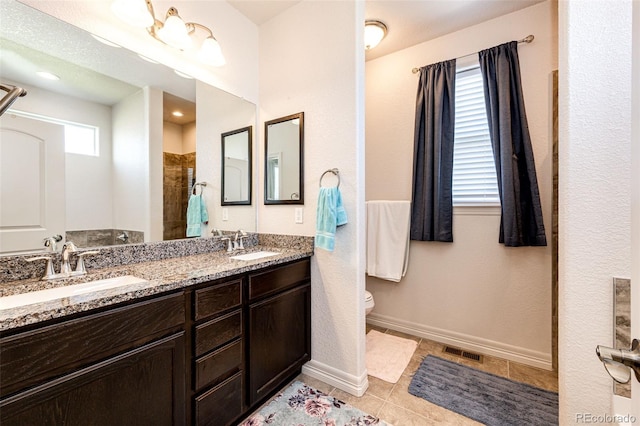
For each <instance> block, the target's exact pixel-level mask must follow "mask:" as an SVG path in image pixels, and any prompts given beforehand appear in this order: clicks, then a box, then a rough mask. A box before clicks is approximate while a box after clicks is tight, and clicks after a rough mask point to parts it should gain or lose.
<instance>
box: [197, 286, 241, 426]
mask: <svg viewBox="0 0 640 426" xmlns="http://www.w3.org/2000/svg"><path fill="white" fill-rule="evenodd" d="M244 281H245V278H244V277H234V278H232V279H231V280H227V281H221V282H220V281H217V282H211V283H205V284H202V285H200V286H199V288H197V289H195V290H194V291H193V357H192V364H191V365H192V369H193V374H192V377H193V382H192V387H191V389H192V395H193V396H192V407H193V414H192V423H193V424H195V425H198V426H202V425H215V426H227V425H231V424H232V422H234V421H235V420H237V418H238V417H240V416H241V415H242V414H243V413H244V411H245V409H246V408H247V405H246V401H245V398H244V389H245V384H244V383H245V382H244V381H245V374H244V371H245V356H244V354H245V351H244V348H245V340H244V334H245V333H244V322H245V321H244V320H243V313H242V306H243V288H244V286H243V283H244Z"/></svg>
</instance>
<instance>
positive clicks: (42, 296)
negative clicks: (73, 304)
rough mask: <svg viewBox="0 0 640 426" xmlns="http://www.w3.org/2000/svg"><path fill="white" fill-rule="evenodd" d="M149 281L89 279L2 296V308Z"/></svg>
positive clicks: (130, 278)
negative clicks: (87, 280)
mask: <svg viewBox="0 0 640 426" xmlns="http://www.w3.org/2000/svg"><path fill="white" fill-rule="evenodd" d="M147 282H148V281H147V280H144V279H142V278H138V277H134V276H133V275H124V276H121V277H114V278H105V279H102V280H96V281H89V282H86V283H82V284H74V285H67V286H63V287H56V288H49V289H46V290H39V291H31V292H28V293H21V294H15V295H12V296H5V297H0V310H4V309H12V308H17V307H20V306H27V305H33V304H36V303H43V302H48V301H50V300H56V299H63V298H65V297H73V296H78V295H81V294H86V293H93V292H96V291H102V290H108V289H112V288H116V287H122V286H125V285H133V284H142V283H147Z"/></svg>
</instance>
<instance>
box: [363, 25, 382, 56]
mask: <svg viewBox="0 0 640 426" xmlns="http://www.w3.org/2000/svg"><path fill="white" fill-rule="evenodd" d="M386 35H387V26H386V25H385V24H384V22H382V21H377V20H374V19H368V20H366V21H365V22H364V49H365V50H369V49H373V48H374V47H376V46H377V45H378V43H380V42H381V41H382V39H383V38H384V37H385V36H386Z"/></svg>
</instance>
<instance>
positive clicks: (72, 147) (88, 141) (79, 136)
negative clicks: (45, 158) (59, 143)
mask: <svg viewBox="0 0 640 426" xmlns="http://www.w3.org/2000/svg"><path fill="white" fill-rule="evenodd" d="M64 151H65V152H66V153H67V154H80V155H92V156H94V157H97V156H98V155H99V154H100V152H99V145H98V128H97V127H92V126H80V125H76V124H65V125H64Z"/></svg>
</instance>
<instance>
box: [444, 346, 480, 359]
mask: <svg viewBox="0 0 640 426" xmlns="http://www.w3.org/2000/svg"><path fill="white" fill-rule="evenodd" d="M443 352H446V353H448V354H451V355H455V356H459V357H462V358H467V359H470V360H473V361H478V362H482V355H480V354H475V353H473V352H467V351H463V350H462V349H459V348H454V347H453V346H445V347H444V349H443Z"/></svg>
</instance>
